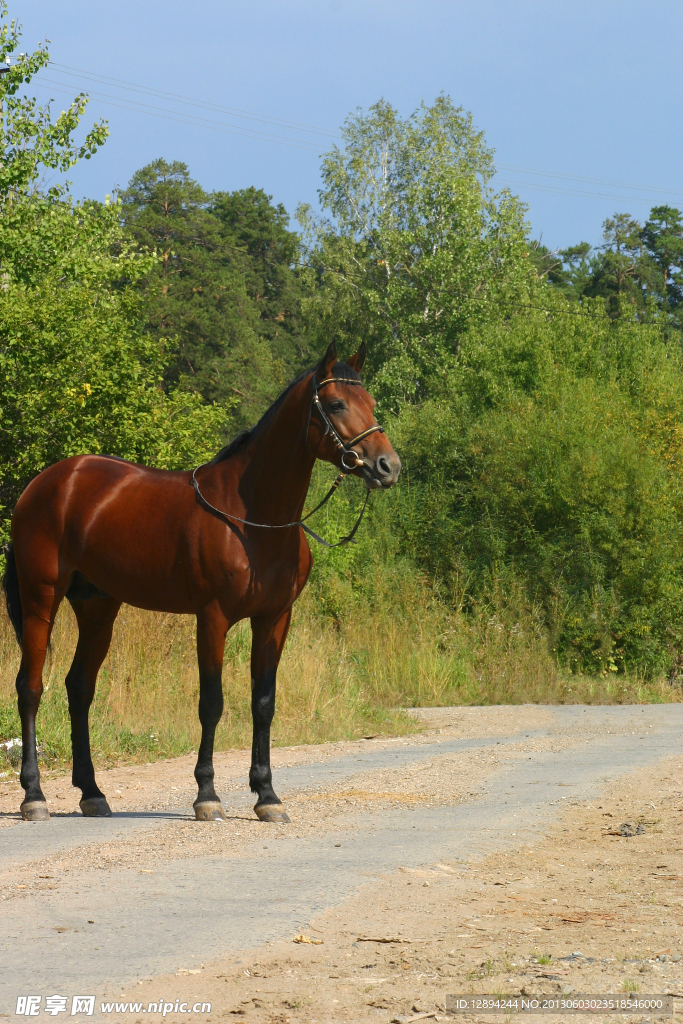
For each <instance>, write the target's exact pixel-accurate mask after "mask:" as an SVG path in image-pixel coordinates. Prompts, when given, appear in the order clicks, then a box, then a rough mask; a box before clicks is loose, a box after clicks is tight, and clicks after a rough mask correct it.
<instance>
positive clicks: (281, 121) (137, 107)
mask: <svg viewBox="0 0 683 1024" xmlns="http://www.w3.org/2000/svg"><path fill="white" fill-rule="evenodd" d="M49 64H50V66H51V67H52V68H54V69H55V71H57V72H58V73H59V74H62V75H66V76H68V77H71V78H81V79H84V80H86V81H89V82H94V83H95V84H105V85H106V84H109V85H110V86H113V87H114V88H116V89H123V90H125V91H127V92H136V93H139V94H141V95H146V96H150V97H153V98H154V97H159V98H162V99H166V100H168V101H170V102H173V103H180V104H182V105H184V106H194V107H197V108H200V109H204V110H211V111H217V112H220V113H227V114H229V115H230V116H231V117H236V118H240V119H242V120H247V121H256V122H258V123H261V124H267V125H273V126H275V127H280V128H285V129H287V130H289V131H294V132H304V133H306V134H314V135H320V136H322V137H324V138H327V139H330V140H333V141H335V140H342V139H343V136H342V134H341V133H340V132H338V131H334V130H333V129H329V128H322V127H320V126H316V125H311V124H306V123H303V122H298V121H292V120H288V119H285V118H278V117H273V116H271V115H268V114H261V113H255V112H254V111H248V110H243V109H240V108H237V107H229V106H225V105H222V104H219V103H213V102H210V101H207V100H200V99H197V98H194V97H190V96H186V95H184V94H182V93H174V92H169V91H167V90H163V89H157V88H154V87H152V86H144V85H140V84H138V83H135V82H129V81H126V80H125V79H119V78H112V77H111V76H109V75H101V74H99V73H98V72H95V71H87V70H85V69H83V68H74V67H71V66H69V65H66V64H59V63H57V62H56V61H50V62H49ZM42 80H43V81H46V82H49V83H50V84H53V85H55V86H56V87H57V88H58V89H60V91H62V92H67V91H68V90H67V89H65V88H64V85H65V83H63V82H59V83H58V82H54V80H52V79H42ZM93 95H94V96H96V97H97V98H98V100H99V101H100V102H104V103H108V104H110V105H112V106H117V107H119V108H120V109H122V110H131V111H138V112H140V113H146V114H151V115H153V116H157V117H164V118H165V119H166V120H175V121H178V122H179V123H183V124H194V125H197V126H199V127H208V128H212V129H213V130H216V131H223V132H227V133H228V134H235V135H241V136H242V137H244V138H257V139H262V140H263V141H271V142H277V143H278V144H280V145H288V146H293V147H296V148H298V149H305V150H307V151H308V152H316V153H317V152H318V150H317V149H315V148H314V147H313V146H310V145H306V140H305V139H297V138H296V137H294V138H292V137H287V136H280V135H274V134H272V133H269V132H263V131H261V130H259V129H255V128H250V127H248V126H245V125H235V124H231V123H229V122H221V121H214V120H213V119H211V118H203V117H201V116H199V115H196V114H192V113H189V112H185V111H175V110H168V109H167V108H164V107H156V106H153V105H152V104H145V103H141V102H140V101H138V100H134V99H132V98H127V97H120V96H111V95H110V94H108V93H101V92H93ZM498 166H499V167H500V168H501V169H503V170H507V171H515V172H517V171H520V172H524V173H527V174H534V175H538V176H539V177H547V178H556V179H560V180H566V181H578V182H586V183H587V184H599V185H610V186H612V187H615V188H630V189H635V190H638V191H643V192H659V193H664V194H666V195H672V196H673V195H676V196H678V195H681V196H683V190H680V189H666V188H661V187H659V186H654V185H638V184H634V183H626V182H619V181H612V180H609V179H602V178H589V177H582V176H580V175H572V174H564V173H563V172H560V171H542V170H539V169H537V168H532V167H520V166H517V165H514V164H504V163H502V164H499V165H498ZM498 180H500V181H501V183H503V184H508V185H513V186H516V187H517V186H520V187H522V188H531V189H534V190H535V191H540V192H551V193H553V192H554V193H556V194H558V195H567V196H575V197H577V198H598V199H616V200H620V201H622V202H633V203H646V204H648V203H651V200H648V199H646V198H644V197H642V196H624V195H619V194H614V193H604V192H592V191H587V190H581V189H570V188H561V187H559V186H554V185H545V184H541V183H537V182H526V181H521V182H520V181H509V180H508V181H505V179H498Z"/></svg>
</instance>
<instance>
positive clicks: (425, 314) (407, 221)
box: [297, 96, 530, 407]
mask: <svg viewBox="0 0 683 1024" xmlns="http://www.w3.org/2000/svg"><path fill="white" fill-rule="evenodd" d="M343 136H344V149H343V150H341V149H339V148H338V147H336V146H335V148H334V149H333V150H332V151H331V152H330V153H328V154H327V155H326V157H325V158H324V160H323V166H322V177H323V188H322V189H321V190H320V192H319V196H320V203H321V206H322V207H323V209H325V210H328V211H329V213H330V214H331V219H328V220H321V219H317V218H316V217H315V216H314V215H313V212H312V210H311V208H310V207H307V206H302V207H300V208H299V210H298V213H297V216H298V218H299V221H300V223H301V224H302V226H303V227H304V230H305V232H306V235H307V240H308V246H309V248H308V261H309V266H310V276H309V286H310V287H311V288H313V287H315V293H314V295H313V298H312V300H309V302H308V304H307V309H308V313H309V315H310V316H311V319H312V321H313V324H314V325H315V326H316V328H317V330H318V331H319V333H320V334H324V335H325V336H330V335H332V334H336V335H337V336H338V337H339V338H340V340H342V341H346V342H347V344H348V345H349V346H351V345H353V344H355V343H356V341H357V340H358V338H364V339H366V340H368V341H369V342H370V346H369V349H370V353H371V356H370V358H371V360H372V362H371V369H372V370H374V377H373V387H374V388H375V390H376V392H378V393H379V395H380V396H381V398H382V399H383V400H384V401H385V402H386V403H388V404H389V405H390V406H392V407H398V404H400V402H401V401H404V400H409V401H414V400H417V399H418V398H420V397H424V396H425V395H427V394H429V393H430V392H431V390H433V388H434V387H435V386H438V379H439V374H440V372H441V370H442V368H443V366H444V364H445V363H446V362H448V360H449V359H451V358H453V356H454V355H455V353H457V349H458V344H459V338H460V336H461V334H462V332H463V331H465V330H466V329H467V328H468V327H469V326H470V325H471V324H472V323H473V322H476V321H479V320H482V319H486V318H488V317H490V316H492V315H500V313H499V311H500V308H501V303H503V302H504V301H505V300H506V299H509V298H510V297H511V296H512V295H514V294H516V291H515V290H516V289H518V288H519V287H520V286H523V285H524V284H526V283H527V282H529V281H530V274H529V270H528V264H526V263H525V258H526V255H527V244H526V239H525V234H526V231H525V223H524V208H523V207H522V206H521V205H520V204H519V202H518V201H517V200H516V199H514V198H513V197H512V196H511V195H510V193H509V192H503V193H502V194H501V195H499V196H497V197H496V196H494V195H493V194H492V193H491V192H490V190H489V189H488V188H487V186H486V183H487V182H488V180H489V179H490V177H491V175H492V174H493V170H494V169H493V164H492V154H491V151H490V150H489V149H488V148H487V147H486V145H485V141H484V137H483V134H482V133H481V132H477V131H476V130H475V128H474V126H473V124H472V118H471V115H469V114H467V113H465V112H464V111H463V110H462V108H456V107H454V106H453V104H452V102H451V100H450V99H449V98H448V97H446V96H440V97H438V98H437V100H436V101H435V103H434V105H433V106H431V107H427V106H424V105H423V106H422V107H421V108H420V109H419V110H418V111H416V113H415V114H413V115H412V116H411V117H409V118H407V119H405V120H404V119H401V118H400V117H399V115H398V113H397V112H396V111H395V110H394V109H393V107H391V106H390V105H389V104H388V103H386V102H385V101H380V102H379V103H377V104H375V106H374V107H372V108H371V109H370V111H369V112H368V113H367V114H365V113H363V112H359V113H357V114H356V115H354V116H351V117H349V119H348V120H347V122H346V124H345V126H344V128H343Z"/></svg>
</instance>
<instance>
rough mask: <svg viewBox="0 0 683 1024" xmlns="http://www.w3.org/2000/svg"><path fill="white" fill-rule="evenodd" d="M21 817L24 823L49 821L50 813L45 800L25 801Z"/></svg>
mask: <svg viewBox="0 0 683 1024" xmlns="http://www.w3.org/2000/svg"><path fill="white" fill-rule="evenodd" d="M21 816H22V818H23V819H24V821H47V819H48V818H49V817H50V812H49V811H48V809H47V804H46V803H45V801H44V800H25V801H24V803H23V804H22V805H21Z"/></svg>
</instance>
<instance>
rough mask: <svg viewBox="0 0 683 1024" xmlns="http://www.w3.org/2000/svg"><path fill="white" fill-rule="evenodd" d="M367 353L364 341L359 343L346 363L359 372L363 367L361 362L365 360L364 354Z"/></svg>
mask: <svg viewBox="0 0 683 1024" xmlns="http://www.w3.org/2000/svg"><path fill="white" fill-rule="evenodd" d="M366 355H367V349H366V348H365V342H362V343H361V346H360V348H359V349H358V351H357V352H354V353H353V355H352V356H349V358H348V359H347V360H346V365H347V366H350V367H351V369H352V370H355V371H356V373H358V374H360V371H361V370H362V369H363V363H364V362H365V356H366Z"/></svg>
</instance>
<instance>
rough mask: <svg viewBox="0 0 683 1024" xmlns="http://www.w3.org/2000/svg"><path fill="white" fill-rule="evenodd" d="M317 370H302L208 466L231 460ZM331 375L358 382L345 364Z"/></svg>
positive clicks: (357, 378) (340, 364)
mask: <svg viewBox="0 0 683 1024" xmlns="http://www.w3.org/2000/svg"><path fill="white" fill-rule="evenodd" d="M317 369H318V364H315V365H314V366H309V367H308V368H307V369H305V370H302V371H301V373H299V374H298V375H297V376H296V377H295V378H294V380H293V381H290V383H289V384H288V385H287V387H286V388H285V390H284V391H283V392H282V394H280V395H278V397H277V398H276V399H275V401H274V402H273V404H272V405H271V406H270V408H269V409H266V411H265V412H264V414H263V416H262V417H261V419H260V420H259V421H258V423H256V424H255V426H253V427H249V429H247V430H240V432H239V434H237V436H236V437H234V438H233V439H232V441H230V443H229V444H226V446H225V447H224V448H221V450H220V451H219V452H218V453H217V454H216V455H214V457H213V458H212V459H211V462H210V463H209V465H211V466H215V465H216V463H217V462H225V460H226V459H229V458H231V457H232V456H233V455H234V454H235V452H238V451H240V450H241V449H242V448H244V446H245V445H247V444H248V443H249V441H251V440H252V438H254V437H255V436H256V435H257V434H259V433H260V432H261V430H263V428H264V427H266V426H267V425H268V423H269V422H270V420H271V419H272V418H273V416H274V415H275V413H276V412H277V410H278V409H279V408H280V406H281V405H282V403H283V402H284V400H285V399H286V398H287V395H288V394H289V392H290V391H291V390H292V388H294V387H296V385H297V384H299V383H300V382H301V381H302V380H304V378H305V377H309V376H310V375H311V374H312V373H315V371H316V370H317ZM331 375H332V376H333V377H336V378H338V379H339V380H360V376H359V375H358V374H357V373H356V371H355V370H354V369H353V368H352V367H350V366H348V365H347V364H346V363H335V364H334V366H333V367H332V371H331Z"/></svg>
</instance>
